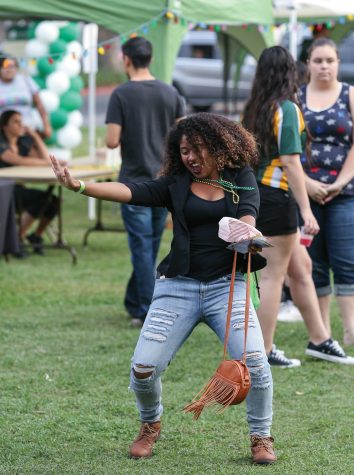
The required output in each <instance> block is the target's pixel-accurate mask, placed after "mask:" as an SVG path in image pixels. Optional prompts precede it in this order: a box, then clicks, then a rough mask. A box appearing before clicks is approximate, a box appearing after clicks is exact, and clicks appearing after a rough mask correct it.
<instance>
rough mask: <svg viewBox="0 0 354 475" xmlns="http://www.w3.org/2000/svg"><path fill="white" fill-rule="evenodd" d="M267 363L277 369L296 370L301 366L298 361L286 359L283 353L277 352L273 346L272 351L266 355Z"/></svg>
mask: <svg viewBox="0 0 354 475" xmlns="http://www.w3.org/2000/svg"><path fill="white" fill-rule="evenodd" d="M268 363H269V364H270V365H271V366H278V367H279V368H296V367H297V366H301V361H300V360H297V359H295V358H292V359H290V358H287V357H286V356H285V355H284V351H282V350H279V349H278V348H277V347H276V346H275V345H273V346H272V351H271V352H270V353H268Z"/></svg>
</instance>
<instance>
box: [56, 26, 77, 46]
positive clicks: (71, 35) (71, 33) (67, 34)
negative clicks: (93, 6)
mask: <svg viewBox="0 0 354 475" xmlns="http://www.w3.org/2000/svg"><path fill="white" fill-rule="evenodd" d="M79 34H80V27H79V25H78V24H77V23H69V24H68V25H66V26H63V27H62V28H60V29H59V38H60V39H62V40H64V41H67V42H69V41H74V40H77V38H78V37H79Z"/></svg>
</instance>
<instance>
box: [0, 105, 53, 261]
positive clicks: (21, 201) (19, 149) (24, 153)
mask: <svg viewBox="0 0 354 475" xmlns="http://www.w3.org/2000/svg"><path fill="white" fill-rule="evenodd" d="M15 165H22V166H27V167H36V166H49V165H50V159H49V155H48V152H47V149H46V146H45V144H44V142H43V140H42V139H41V137H40V136H39V135H38V133H37V132H34V131H33V130H32V129H30V128H28V127H26V128H24V127H23V125H22V117H21V114H20V113H19V112H17V111H14V110H8V111H5V112H3V113H2V114H1V116H0V168H3V167H11V166H15ZM15 200H16V208H17V210H18V211H20V212H22V214H21V224H20V239H21V242H23V240H24V238H25V236H26V232H27V231H28V230H29V228H30V226H31V225H32V223H33V222H34V221H35V220H36V219H38V218H39V224H38V226H37V228H36V230H35V231H34V232H33V233H31V234H29V235H28V236H26V238H27V240H28V241H29V242H30V243H31V245H32V247H33V250H34V252H35V253H36V254H41V255H42V254H43V238H42V234H43V232H44V230H45V229H46V227H47V226H48V224H49V223H50V221H51V220H52V219H53V218H54V217H55V215H56V214H57V212H58V198H57V197H56V196H53V195H52V194H51V193H48V192H47V191H42V190H37V189H31V188H25V187H24V186H21V185H16V187H15Z"/></svg>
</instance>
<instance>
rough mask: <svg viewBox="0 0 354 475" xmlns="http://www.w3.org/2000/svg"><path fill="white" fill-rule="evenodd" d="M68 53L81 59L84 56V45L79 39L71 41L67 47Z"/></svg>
mask: <svg viewBox="0 0 354 475" xmlns="http://www.w3.org/2000/svg"><path fill="white" fill-rule="evenodd" d="M66 51H67V53H70V54H73V53H74V55H75V56H76V57H77V58H78V59H80V58H81V56H82V45H81V43H79V42H78V41H70V43H68V44H67V47H66Z"/></svg>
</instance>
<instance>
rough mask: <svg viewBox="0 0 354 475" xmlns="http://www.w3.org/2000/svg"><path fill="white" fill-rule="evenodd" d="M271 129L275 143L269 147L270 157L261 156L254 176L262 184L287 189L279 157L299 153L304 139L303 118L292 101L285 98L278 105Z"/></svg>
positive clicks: (286, 180)
mask: <svg viewBox="0 0 354 475" xmlns="http://www.w3.org/2000/svg"><path fill="white" fill-rule="evenodd" d="M273 131H274V136H275V139H276V144H275V145H274V146H273V147H271V150H270V157H261V159H260V162H259V166H258V169H257V173H256V177H257V181H258V182H260V183H262V184H263V185H268V186H271V187H273V188H281V189H282V190H285V191H287V190H288V189H289V186H288V179H287V177H286V174H285V172H284V170H283V167H282V164H281V160H280V157H281V155H297V154H301V152H302V151H303V147H304V145H305V141H306V132H305V122H304V118H303V117H302V114H301V111H300V109H299V107H298V106H297V105H296V104H295V103H294V102H291V101H289V100H286V101H284V102H282V103H281V104H279V105H278V108H277V110H276V112H275V115H274V123H273Z"/></svg>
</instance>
